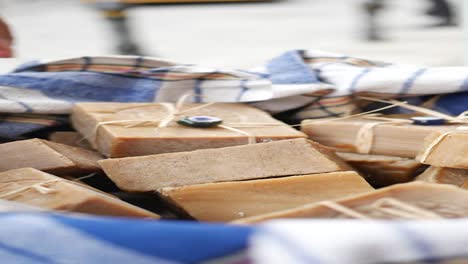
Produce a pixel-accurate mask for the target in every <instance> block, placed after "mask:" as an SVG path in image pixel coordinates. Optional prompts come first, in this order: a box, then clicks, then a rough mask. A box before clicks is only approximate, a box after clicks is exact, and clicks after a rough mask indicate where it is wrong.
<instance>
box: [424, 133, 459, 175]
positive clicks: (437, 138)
mask: <svg viewBox="0 0 468 264" xmlns="http://www.w3.org/2000/svg"><path fill="white" fill-rule="evenodd" d="M417 160H419V161H420V162H421V163H424V164H429V165H433V166H437V167H449V168H459V169H468V133H461V132H452V133H443V132H433V133H431V134H430V135H428V136H427V137H426V138H425V140H424V147H423V148H422V149H421V151H420V152H419V154H418V157H417Z"/></svg>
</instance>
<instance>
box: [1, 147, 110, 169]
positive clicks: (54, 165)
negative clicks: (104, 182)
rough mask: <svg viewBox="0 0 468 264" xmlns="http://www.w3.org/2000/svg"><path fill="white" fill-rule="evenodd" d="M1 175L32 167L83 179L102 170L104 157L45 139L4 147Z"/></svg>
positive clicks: (2, 148) (2, 149)
mask: <svg viewBox="0 0 468 264" xmlns="http://www.w3.org/2000/svg"><path fill="white" fill-rule="evenodd" d="M0 157H1V159H0V172H1V171H7V170H11V169H18V168H25V167H31V168H35V169H38V170H42V171H46V172H49V173H53V174H56V175H83V174H89V173H93V172H97V171H99V170H100V167H99V165H98V163H97V161H98V160H100V159H102V157H101V156H100V155H99V154H97V153H95V152H93V151H89V150H85V149H82V148H77V147H72V146H67V145H63V144H59V143H55V142H50V141H47V140H42V139H28V140H21V141H14V142H9V143H4V144H0Z"/></svg>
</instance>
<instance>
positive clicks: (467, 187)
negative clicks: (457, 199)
mask: <svg viewBox="0 0 468 264" xmlns="http://www.w3.org/2000/svg"><path fill="white" fill-rule="evenodd" d="M461 187H462V188H463V189H468V181H465V183H464V184H463V185H462V186H461Z"/></svg>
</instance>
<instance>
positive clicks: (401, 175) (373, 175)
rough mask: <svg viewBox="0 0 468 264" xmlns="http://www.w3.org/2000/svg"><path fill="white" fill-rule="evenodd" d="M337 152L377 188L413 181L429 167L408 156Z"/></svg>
mask: <svg viewBox="0 0 468 264" xmlns="http://www.w3.org/2000/svg"><path fill="white" fill-rule="evenodd" d="M336 154H337V155H338V157H340V158H342V159H343V160H344V161H346V162H347V163H348V164H349V165H351V166H352V167H353V168H355V169H356V170H357V171H359V172H360V173H361V175H364V177H365V178H366V180H367V181H368V182H369V183H370V184H371V185H372V186H374V187H376V188H380V187H386V186H389V185H392V184H397V183H405V182H409V181H412V180H413V179H414V178H415V176H416V175H418V174H419V173H421V172H422V171H423V170H424V169H425V168H426V167H427V166H426V165H424V164H421V163H420V162H418V161H416V160H414V159H408V158H401V157H392V156H383V155H368V154H356V153H345V152H338V153H336Z"/></svg>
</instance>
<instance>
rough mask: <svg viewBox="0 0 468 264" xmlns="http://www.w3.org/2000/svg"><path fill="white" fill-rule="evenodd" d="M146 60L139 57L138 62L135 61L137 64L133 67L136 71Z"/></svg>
mask: <svg viewBox="0 0 468 264" xmlns="http://www.w3.org/2000/svg"><path fill="white" fill-rule="evenodd" d="M144 59H145V58H144V57H143V56H139V57H138V58H137V59H136V60H135V64H134V65H133V67H134V68H135V69H137V68H138V67H140V65H141V64H142V63H143V60H144Z"/></svg>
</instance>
